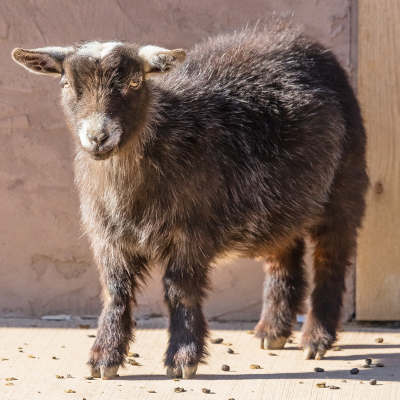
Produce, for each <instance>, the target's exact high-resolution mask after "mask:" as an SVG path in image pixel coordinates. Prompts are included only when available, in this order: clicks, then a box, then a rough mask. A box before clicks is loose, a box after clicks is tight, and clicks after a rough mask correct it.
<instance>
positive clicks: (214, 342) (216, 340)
mask: <svg viewBox="0 0 400 400" xmlns="http://www.w3.org/2000/svg"><path fill="white" fill-rule="evenodd" d="M223 341H224V339H222V338H218V339H212V340H211V343H212V344H220V343H222V342H223Z"/></svg>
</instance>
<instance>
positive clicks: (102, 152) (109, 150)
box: [89, 144, 118, 160]
mask: <svg viewBox="0 0 400 400" xmlns="http://www.w3.org/2000/svg"><path fill="white" fill-rule="evenodd" d="M117 151H118V144H116V145H113V146H104V147H102V146H100V147H98V148H97V149H94V150H92V151H89V154H90V156H91V157H92V158H93V159H94V160H106V159H107V158H109V157H111V156H112V155H114V154H115V153H116V152H117Z"/></svg>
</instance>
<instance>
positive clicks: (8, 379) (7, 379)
mask: <svg viewBox="0 0 400 400" xmlns="http://www.w3.org/2000/svg"><path fill="white" fill-rule="evenodd" d="M4 380H6V381H17V380H18V379H17V378H14V377H12V378H4Z"/></svg>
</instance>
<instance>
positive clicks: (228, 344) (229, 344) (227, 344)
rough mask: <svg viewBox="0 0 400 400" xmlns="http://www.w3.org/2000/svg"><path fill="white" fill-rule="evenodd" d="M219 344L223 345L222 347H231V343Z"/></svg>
mask: <svg viewBox="0 0 400 400" xmlns="http://www.w3.org/2000/svg"><path fill="white" fill-rule="evenodd" d="M221 344H223V345H224V346H232V343H223V342H222V343H221Z"/></svg>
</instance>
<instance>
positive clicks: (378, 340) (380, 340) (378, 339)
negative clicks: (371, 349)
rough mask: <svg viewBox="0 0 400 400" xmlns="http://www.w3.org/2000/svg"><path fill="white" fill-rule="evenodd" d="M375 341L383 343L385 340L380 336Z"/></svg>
mask: <svg viewBox="0 0 400 400" xmlns="http://www.w3.org/2000/svg"><path fill="white" fill-rule="evenodd" d="M375 342H376V343H382V342H383V338H381V337H379V338H377V339H375Z"/></svg>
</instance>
